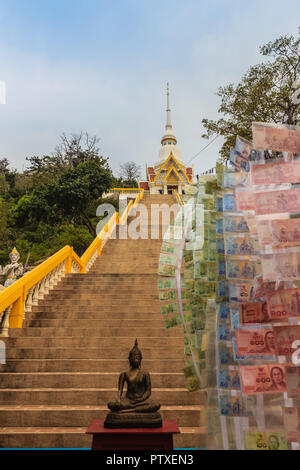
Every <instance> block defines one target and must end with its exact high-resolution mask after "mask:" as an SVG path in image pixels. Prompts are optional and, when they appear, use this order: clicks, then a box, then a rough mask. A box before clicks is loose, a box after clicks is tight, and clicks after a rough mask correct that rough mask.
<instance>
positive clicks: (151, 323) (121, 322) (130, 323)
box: [25, 312, 164, 336]
mask: <svg viewBox="0 0 300 470" xmlns="http://www.w3.org/2000/svg"><path fill="white" fill-rule="evenodd" d="M71 313H72V312H71ZM41 316H42V318H37V316H36V314H35V315H34V316H33V318H32V319H31V320H25V322H26V325H27V321H28V322H29V323H30V325H31V326H34V325H35V324H36V323H37V322H39V321H41V322H66V321H70V322H72V323H73V324H74V320H73V318H76V322H77V321H78V322H79V321H80V322H82V321H84V322H85V324H87V323H91V326H92V324H96V323H99V322H100V323H99V325H101V327H102V328H104V329H106V328H112V329H115V328H118V329H119V332H120V328H121V329H122V330H123V328H124V331H125V330H126V331H128V332H129V333H130V332H133V331H134V330H135V328H137V329H141V328H143V329H147V330H148V331H149V333H151V330H152V328H153V329H158V328H162V329H163V330H164V323H163V320H162V318H160V319H158V320H156V319H154V318H153V319H148V320H145V319H141V320H139V319H134V320H131V319H128V318H125V319H124V318H118V319H111V318H109V319H107V318H97V317H96V318H93V317H92V316H90V315H89V313H88V312H87V313H85V315H82V316H81V317H78V315H76V314H74V316H72V320H71V319H66V318H65V317H64V316H63V315H61V318H59V316H58V318H51V319H46V318H44V317H43V314H41ZM85 316H86V317H87V318H85ZM36 326H38V325H36ZM41 326H42V325H41ZM128 336H129V335H128ZM148 336H150V335H148Z"/></svg>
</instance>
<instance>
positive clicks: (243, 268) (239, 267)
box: [226, 258, 257, 280]
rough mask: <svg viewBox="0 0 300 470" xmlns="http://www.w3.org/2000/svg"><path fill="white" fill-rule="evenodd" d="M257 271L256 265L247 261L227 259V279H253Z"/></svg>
mask: <svg viewBox="0 0 300 470" xmlns="http://www.w3.org/2000/svg"><path fill="white" fill-rule="evenodd" d="M256 271H257V263H256V262H255V261H248V260H231V259H230V258H228V259H227V263H226V272H227V278H228V279H230V280H231V279H254V277H255V275H256Z"/></svg>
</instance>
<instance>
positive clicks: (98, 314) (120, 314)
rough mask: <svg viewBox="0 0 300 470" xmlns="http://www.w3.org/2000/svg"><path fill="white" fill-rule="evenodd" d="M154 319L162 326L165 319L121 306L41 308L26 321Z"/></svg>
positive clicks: (156, 314) (150, 312)
mask: <svg viewBox="0 0 300 470" xmlns="http://www.w3.org/2000/svg"><path fill="white" fill-rule="evenodd" d="M149 317H150V318H152V319H153V320H155V321H160V322H161V324H162V321H163V317H162V315H161V313H159V312H155V313H154V312H153V311H149V308H147V309H146V308H139V310H138V312H135V311H134V310H133V308H132V307H130V306H127V308H126V309H124V310H123V309H122V307H120V306H119V308H118V309H116V310H115V309H114V310H112V311H110V310H109V308H108V307H107V308H98V309H93V310H92V309H88V310H87V311H82V308H80V307H78V308H76V310H75V309H74V308H72V309H68V308H57V307H55V308H51V307H50V308H49V307H48V306H47V307H44V308H43V307H42V306H41V307H40V308H37V309H35V310H34V311H33V312H27V313H26V320H29V319H30V320H34V319H36V320H38V319H44V320H46V319H51V318H53V319H54V318H60V319H62V318H65V319H68V318H91V319H95V320H96V319H98V320H107V319H111V320H122V321H124V320H133V319H134V318H137V319H139V320H144V319H145V320H147V319H149Z"/></svg>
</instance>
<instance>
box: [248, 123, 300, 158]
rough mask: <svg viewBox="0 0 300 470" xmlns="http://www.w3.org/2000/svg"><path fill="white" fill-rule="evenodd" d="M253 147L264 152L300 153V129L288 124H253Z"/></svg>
mask: <svg viewBox="0 0 300 470" xmlns="http://www.w3.org/2000/svg"><path fill="white" fill-rule="evenodd" d="M252 133H253V147H255V148H258V149H263V150H277V151H280V150H281V151H286V152H292V153H299V152H300V127H297V126H291V125H288V124H269V123H262V122H253V123H252Z"/></svg>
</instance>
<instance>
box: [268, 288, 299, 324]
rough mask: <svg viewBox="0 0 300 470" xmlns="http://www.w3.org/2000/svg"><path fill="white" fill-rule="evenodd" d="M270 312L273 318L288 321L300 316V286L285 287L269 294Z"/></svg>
mask: <svg viewBox="0 0 300 470" xmlns="http://www.w3.org/2000/svg"><path fill="white" fill-rule="evenodd" d="M267 304H268V314H269V317H270V319H271V320H273V321H274V320H276V321H286V320H287V318H289V317H298V316H300V288H296V289H283V290H279V291H276V292H272V293H269V294H267Z"/></svg>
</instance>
